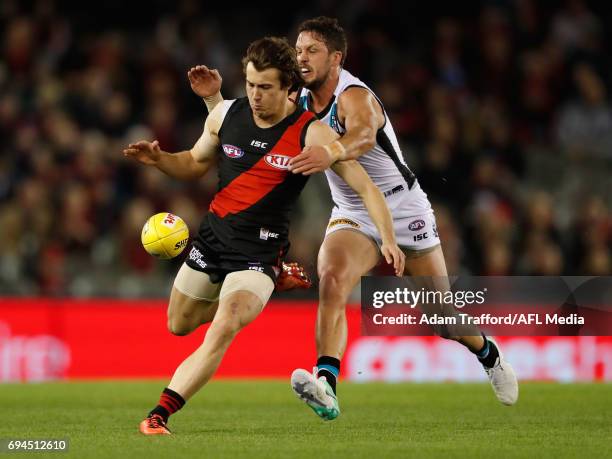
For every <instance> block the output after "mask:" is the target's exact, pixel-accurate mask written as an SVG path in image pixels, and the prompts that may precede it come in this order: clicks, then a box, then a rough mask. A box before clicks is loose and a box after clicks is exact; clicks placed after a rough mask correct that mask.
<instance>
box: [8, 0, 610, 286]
mask: <svg viewBox="0 0 612 459" xmlns="http://www.w3.org/2000/svg"><path fill="white" fill-rule="evenodd" d="M167 3H169V2H161V1H158V2H155V1H153V2H151V3H150V4H149V8H148V9H147V12H146V13H143V14H142V15H141V16H138V17H131V16H129V15H128V16H126V15H123V14H121V3H119V2H115V1H110V2H106V3H105V6H104V7H102V6H98V7H96V8H98V9H99V11H95V8H94V10H93V11H87V10H86V8H89V7H87V6H84V5H81V8H82V9H80V10H79V9H76V10H67V9H62V8H61V6H60V4H61V2H53V1H49V0H41V1H33V2H30V3H28V4H27V5H26V6H24V4H23V2H18V1H11V0H7V1H3V2H2V4H1V5H0V47H1V48H0V49H1V51H0V53H1V54H0V55H1V56H2V58H1V59H0V135H1V136H2V140H3V141H2V143H1V144H0V229H1V234H2V237H1V238H0V294H17V295H54V296H64V295H82V296H91V295H95V296H105V295H108V296H117V295H119V296H165V295H166V294H167V293H168V292H169V289H170V286H171V282H172V279H173V276H174V274H175V272H176V270H177V269H178V266H179V265H180V263H181V259H177V260H172V261H169V262H160V261H157V260H155V259H153V258H152V257H150V256H149V255H147V254H146V253H145V252H144V250H143V249H142V247H141V245H140V231H141V228H142V225H143V224H144V222H145V221H146V219H147V218H148V217H149V216H150V215H152V214H153V213H155V212H161V211H172V212H173V213H176V214H177V215H180V216H181V217H183V218H184V219H185V220H186V221H187V222H188V224H189V226H190V229H191V231H192V232H195V231H196V229H197V226H198V224H199V221H200V219H201V217H202V216H203V215H204V213H205V212H206V210H207V208H208V203H209V202H210V199H211V197H212V195H213V194H214V192H215V189H216V175H215V173H210V175H208V176H207V178H205V179H203V180H199V181H196V182H190V183H182V182H179V181H176V180H173V179H170V178H168V177H166V176H165V175H163V174H162V173H160V172H159V171H157V170H156V169H154V168H150V167H145V166H142V165H139V164H136V163H134V162H130V161H128V160H127V159H125V158H124V157H123V155H122V154H121V151H122V149H123V148H124V146H125V145H127V144H128V143H129V142H132V141H135V140H140V139H148V140H153V139H157V140H159V142H160V144H161V146H162V148H163V149H164V150H166V151H179V150H185V149H188V148H190V147H191V146H192V145H193V143H194V141H195V140H196V139H197V138H198V137H199V134H200V132H201V129H202V126H203V121H204V119H205V116H206V109H205V106H204V104H203V103H202V101H201V100H200V99H198V97H196V96H195V95H194V94H192V93H191V91H190V88H189V84H188V80H187V77H186V73H187V70H188V69H189V68H190V67H191V66H193V65H197V64H206V65H209V66H210V67H213V68H218V69H219V70H220V72H221V74H222V76H223V90H222V92H223V94H224V96H225V97H226V98H233V97H238V96H242V95H243V94H244V89H243V76H242V69H241V66H240V59H241V57H242V53H243V52H244V50H245V48H246V46H247V45H248V43H249V42H250V41H251V40H253V39H256V38H259V37H261V36H264V35H287V36H289V38H290V39H291V40H293V39H294V38H295V34H294V30H295V27H296V25H297V23H299V22H300V21H301V20H303V19H305V18H307V17H311V16H315V15H319V14H327V15H332V16H336V17H338V18H339V19H340V21H341V23H342V24H343V25H344V27H345V29H346V30H347V32H348V36H349V51H348V59H347V63H346V67H347V68H348V69H349V70H350V71H351V72H353V73H354V74H356V75H357V76H359V77H360V78H361V79H362V80H364V81H365V82H366V83H367V84H369V85H370V87H371V88H373V89H374V91H375V92H376V93H377V95H378V96H379V97H380V98H381V99H382V101H383V103H384V104H385V109H386V111H387V113H388V115H389V117H390V119H391V121H392V123H393V125H394V127H395V130H396V132H397V134H398V137H399V139H400V144H401V146H402V149H403V153H404V155H405V157H406V160H407V162H408V164H409V165H410V166H411V168H412V169H413V170H414V171H415V173H416V174H417V177H418V178H419V181H420V183H421V186H422V187H423V189H424V190H425V192H426V193H427V194H428V196H429V197H430V199H431V201H432V203H433V205H434V208H435V210H436V217H437V221H438V228H439V232H440V236H441V238H442V242H443V249H444V253H445V257H446V259H447V264H448V268H449V273H450V274H473V275H611V274H612V252H611V248H612V231H611V227H612V212H611V209H612V106H611V105H610V89H611V87H610V83H612V80H611V77H612V75H611V74H610V70H611V66H610V64H611V63H612V61H611V59H610V50H611V46H610V41H609V38H610V37H609V36H607V35H606V30H605V25H606V24H605V22H606V21H605V20H604V19H603V18H602V16H601V15H600V14H599V11H596V10H594V9H593V6H592V5H590V4H589V3H588V2H585V1H582V0H570V1H566V2H559V3H558V4H557V3H556V2H552V3H553V5H550V3H551V2H538V1H535V0H513V1H512V0H507V1H495V2H480V3H478V4H477V5H476V6H474V7H472V9H466V10H465V11H462V10H460V9H459V8H457V7H456V8H455V9H453V10H450V11H448V12H445V11H444V9H443V8H440V9H439V10H438V11H432V12H423V11H422V10H417V9H415V10H414V11H413V13H414V14H410V15H407V16H406V15H399V14H397V11H400V10H402V11H405V8H404V7H405V5H400V4H399V3H397V2H393V1H386V2H385V1H383V2H368V1H358V2H338V1H336V2H323V1H320V2H315V3H314V4H313V5H310V6H309V7H308V9H301V10H300V11H296V12H290V11H282V12H279V14H280V13H282V15H279V17H275V16H273V15H269V14H265V13H264V10H263V9H258V8H255V7H253V6H252V5H251V6H250V7H248V9H247V7H245V10H244V11H243V13H244V14H240V15H238V14H235V11H232V9H230V8H229V6H228V7H223V6H219V7H218V8H219V11H213V10H211V8H212V6H211V5H208V4H207V5H206V7H204V6H203V2H198V1H193V0H184V1H179V2H178V3H177V4H173V5H172V6H171V7H170V6H169V5H168V4H167ZM434 3H435V2H434ZM458 3H463V2H458ZM302 8H303V7H302ZM402 8H403V9H402ZM330 207H331V201H330V198H329V191H328V189H327V185H326V182H325V179H324V177H323V176H322V175H321V176H318V177H315V178H314V179H312V180H311V183H310V184H309V185H308V187H307V189H306V190H305V192H304V194H303V196H302V198H301V200H300V205H299V206H298V209H297V210H296V215H295V219H294V224H293V227H292V236H291V238H292V249H291V251H290V258H291V259H295V260H298V261H300V262H302V263H303V264H304V265H305V266H306V267H307V269H308V270H309V271H310V272H311V273H313V274H314V273H315V266H316V254H317V250H318V248H319V245H320V243H321V240H322V236H323V233H324V230H325V225H326V223H327V218H328V215H329V210H330ZM309 294H310V295H314V294H316V292H314V291H312V292H310V293H309Z"/></svg>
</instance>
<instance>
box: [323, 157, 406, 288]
mask: <svg viewBox="0 0 612 459" xmlns="http://www.w3.org/2000/svg"><path fill="white" fill-rule="evenodd" d="M331 169H332V170H333V171H334V172H335V173H336V174H338V175H339V176H340V177H342V179H343V180H344V181H345V182H346V183H347V185H348V186H350V187H351V188H352V189H353V190H355V192H356V193H357V194H358V195H359V197H360V198H361V199H362V200H363V203H364V204H365V206H366V209H367V210H368V213H369V214H370V218H371V219H372V221H373V222H374V224H375V225H376V228H377V229H378V232H379V234H380V237H381V239H382V246H381V247H380V251H381V252H382V254H383V256H384V257H385V259H386V260H387V263H389V264H392V265H393V267H394V269H395V274H396V275H397V276H401V275H402V274H403V273H404V264H405V261H406V259H405V258H406V257H405V255H404V253H403V252H402V250H401V249H400V248H399V247H398V245H397V242H396V240H395V231H394V230H393V217H392V216H391V212H390V211H389V208H388V207H387V203H386V202H385V198H384V197H383V195H382V193H381V192H380V190H379V189H378V188H377V187H376V185H374V182H372V179H371V178H370V176H369V175H368V174H367V173H366V171H365V169H364V168H363V167H361V164H359V163H358V162H357V161H355V160H348V161H340V162H337V163H335V164H333V165H332V167H331Z"/></svg>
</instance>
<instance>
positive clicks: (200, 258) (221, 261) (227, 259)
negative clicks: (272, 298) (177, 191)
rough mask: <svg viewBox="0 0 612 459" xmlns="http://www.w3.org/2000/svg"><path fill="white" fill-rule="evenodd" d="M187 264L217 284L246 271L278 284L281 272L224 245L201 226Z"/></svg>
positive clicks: (186, 261) (207, 228)
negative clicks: (231, 275) (262, 275)
mask: <svg viewBox="0 0 612 459" xmlns="http://www.w3.org/2000/svg"><path fill="white" fill-rule="evenodd" d="M185 263H187V266H189V267H190V268H193V269H195V270H196V271H200V272H204V273H206V274H208V275H209V276H210V280H211V282H213V283H215V284H216V283H218V282H223V280H224V279H225V276H227V275H228V274H229V273H233V272H235V271H246V270H252V271H259V272H261V273H264V274H266V275H267V276H269V277H270V278H271V279H272V282H274V283H276V277H277V273H279V272H280V268H279V267H277V266H274V265H270V264H266V263H263V262H261V261H258V260H255V259H253V258H250V257H248V256H247V255H243V254H241V253H238V252H236V251H235V250H233V249H232V248H230V247H227V246H226V245H224V244H222V243H221V242H220V241H219V240H218V239H217V237H216V236H215V235H214V233H213V232H212V230H211V229H210V227H209V226H208V225H201V226H200V230H199V231H198V235H197V236H196V237H195V239H194V240H193V242H192V243H191V249H190V250H189V253H188V254H187V258H186V259H185Z"/></svg>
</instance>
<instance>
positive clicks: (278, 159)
mask: <svg viewBox="0 0 612 459" xmlns="http://www.w3.org/2000/svg"><path fill="white" fill-rule="evenodd" d="M265 158H266V162H267V163H268V164H269V165H270V166H272V167H276V168H277V169H283V170H287V169H289V161H290V160H291V156H285V155H277V154H275V153H268V154H267V155H266V156H265Z"/></svg>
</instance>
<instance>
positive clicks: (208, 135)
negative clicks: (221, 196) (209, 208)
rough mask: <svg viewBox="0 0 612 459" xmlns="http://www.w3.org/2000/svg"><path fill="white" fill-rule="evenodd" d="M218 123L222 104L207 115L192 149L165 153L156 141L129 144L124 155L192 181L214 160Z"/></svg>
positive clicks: (219, 124)
mask: <svg viewBox="0 0 612 459" xmlns="http://www.w3.org/2000/svg"><path fill="white" fill-rule="evenodd" d="M220 126H221V106H219V107H218V109H216V110H213V112H212V113H211V114H210V115H209V116H208V118H206V123H205V124H204V132H203V133H202V135H201V136H200V138H199V139H198V141H197V142H196V144H195V145H194V146H193V148H192V149H191V150H187V151H181V152H178V153H168V152H166V151H163V150H162V149H161V148H160V147H159V142H158V141H157V140H155V141H154V142H148V141H146V140H141V141H140V142H136V143H131V144H129V145H128V146H127V148H125V149H124V150H123V154H124V156H128V157H131V158H134V159H135V160H137V161H139V162H140V163H142V164H146V165H149V166H155V167H156V168H157V169H159V170H160V171H162V172H164V173H165V174H167V175H169V176H170V177H174V178H178V179H180V180H192V179H196V178H199V177H202V176H203V175H205V174H206V172H208V170H209V169H210V167H211V166H212V164H213V163H214V162H215V160H216V155H217V148H218V146H219V137H218V136H217V133H218V132H219V128H220Z"/></svg>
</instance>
